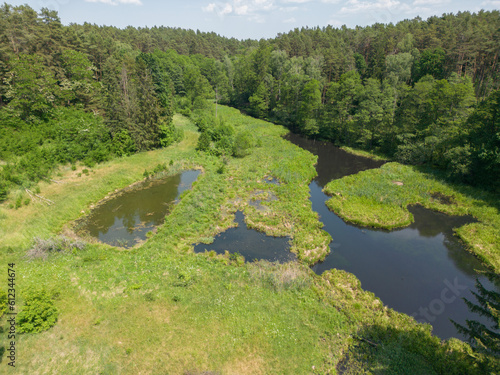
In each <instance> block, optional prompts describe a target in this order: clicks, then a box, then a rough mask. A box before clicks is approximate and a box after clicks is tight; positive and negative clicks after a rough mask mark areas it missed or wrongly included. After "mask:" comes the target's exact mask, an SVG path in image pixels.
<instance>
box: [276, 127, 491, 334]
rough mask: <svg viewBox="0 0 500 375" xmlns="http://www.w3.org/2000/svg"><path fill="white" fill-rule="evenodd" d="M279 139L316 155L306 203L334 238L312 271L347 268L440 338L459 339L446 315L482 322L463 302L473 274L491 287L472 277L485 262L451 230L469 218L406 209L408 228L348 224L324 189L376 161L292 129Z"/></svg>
mask: <svg viewBox="0 0 500 375" xmlns="http://www.w3.org/2000/svg"><path fill="white" fill-rule="evenodd" d="M285 138H286V139H287V140H289V141H290V142H292V143H294V144H296V145H298V146H300V147H302V148H304V149H306V150H308V151H310V152H311V153H313V154H315V155H317V156H318V163H317V166H316V170H317V172H318V176H317V177H316V178H315V179H314V180H313V181H312V182H311V184H310V185H309V189H310V194H311V202H312V208H313V210H314V211H316V212H317V213H318V214H319V217H320V220H321V221H322V222H323V224H324V227H323V229H324V230H325V231H327V232H328V233H329V234H330V235H331V236H332V238H333V241H332V242H331V243H330V254H329V255H328V256H327V257H326V259H325V260H324V261H323V262H322V263H318V264H316V265H314V266H313V270H314V271H315V272H316V273H318V274H321V273H323V272H324V271H326V270H328V269H332V268H337V269H342V270H345V271H348V272H351V273H353V274H354V275H356V277H357V278H358V279H359V280H360V281H361V285H362V287H363V289H365V290H369V291H371V292H373V293H375V295H376V296H377V297H379V298H380V299H381V300H382V302H383V303H384V304H386V305H387V306H389V307H391V308H393V309H395V310H397V311H400V312H403V313H406V314H408V315H412V316H414V317H415V318H416V319H417V321H419V322H422V323H429V324H431V325H432V326H433V333H434V334H435V335H437V336H439V337H441V338H443V339H447V338H450V337H458V338H461V339H463V337H461V335H460V334H459V333H458V332H457V330H456V328H455V326H454V325H453V324H452V323H451V321H450V319H453V320H454V321H456V322H458V323H460V324H464V323H465V320H466V319H475V320H479V321H482V322H484V323H488V321H485V320H483V319H482V318H480V317H478V316H477V315H475V314H472V313H471V312H470V311H469V310H468V308H467V306H466V304H465V302H464V301H463V300H462V298H467V299H469V300H471V301H475V299H474V296H473V295H472V293H471V291H474V290H475V281H476V277H479V279H480V280H481V282H482V283H483V285H485V286H486V287H487V288H496V287H495V286H494V285H492V284H491V283H490V282H489V281H488V280H487V279H486V278H485V277H484V276H481V275H480V274H479V272H478V271H481V270H485V268H484V266H483V265H482V264H481V263H480V262H479V261H478V260H477V259H476V258H475V257H474V256H473V255H472V254H470V253H469V252H467V251H466V250H465V249H464V248H463V246H462V244H461V242H460V241H459V240H458V238H457V237H455V236H454V235H453V230H452V229H453V228H456V227H459V226H462V225H464V224H466V223H470V222H473V221H474V219H473V218H472V217H467V216H465V217H458V216H448V215H445V214H442V213H439V212H434V211H431V210H428V209H425V208H423V207H421V206H413V207H410V212H411V213H412V214H413V216H414V219H415V222H414V223H413V224H411V225H410V226H409V227H407V228H403V229H399V230H394V231H390V232H388V231H383V230H374V229H368V228H361V227H358V226H355V225H350V224H347V223H345V222H344V221H343V220H342V219H340V218H339V217H338V216H337V215H336V214H335V213H333V212H331V211H330V210H328V208H327V207H326V205H325V202H326V201H327V200H328V199H329V197H328V196H327V195H326V194H325V193H323V191H322V189H323V187H324V186H325V185H326V184H327V183H328V182H330V181H331V180H333V179H336V178H341V177H343V176H347V175H349V174H354V173H357V172H360V171H362V170H366V169H370V168H378V167H379V166H380V165H381V164H382V163H381V162H378V161H374V160H370V159H368V158H364V157H360V156H355V155H352V154H349V153H347V152H345V151H343V150H341V149H339V148H337V147H335V146H333V145H332V144H331V143H329V142H318V141H313V140H308V139H305V138H303V137H301V136H298V135H295V134H289V135H287V136H286V137H285ZM496 289H497V290H498V288H496Z"/></svg>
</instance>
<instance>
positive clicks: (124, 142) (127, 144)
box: [112, 129, 136, 156]
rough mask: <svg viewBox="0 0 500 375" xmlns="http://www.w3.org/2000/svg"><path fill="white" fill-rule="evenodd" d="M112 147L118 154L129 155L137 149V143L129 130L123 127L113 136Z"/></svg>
mask: <svg viewBox="0 0 500 375" xmlns="http://www.w3.org/2000/svg"><path fill="white" fill-rule="evenodd" d="M112 149H113V152H114V153H115V154H116V155H117V156H129V155H132V154H133V153H134V152H135V151H136V146H135V143H134V141H133V139H132V137H131V136H130V134H129V132H128V131H127V130H125V129H122V130H120V131H119V132H118V133H116V134H115V135H114V136H113V142H112Z"/></svg>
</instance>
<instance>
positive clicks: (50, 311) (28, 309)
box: [17, 289, 59, 333]
mask: <svg viewBox="0 0 500 375" xmlns="http://www.w3.org/2000/svg"><path fill="white" fill-rule="evenodd" d="M58 315H59V311H58V310H57V308H56V307H55V306H54V302H53V301H52V299H51V298H50V296H49V294H48V293H47V291H45V290H44V289H39V290H35V291H31V292H28V293H27V294H26V297H25V302H24V307H23V309H22V310H21V312H20V313H19V314H18V316H17V319H18V332H19V333H39V332H42V331H46V330H47V329H49V328H50V327H53V326H54V325H55V324H56V322H57V316H58Z"/></svg>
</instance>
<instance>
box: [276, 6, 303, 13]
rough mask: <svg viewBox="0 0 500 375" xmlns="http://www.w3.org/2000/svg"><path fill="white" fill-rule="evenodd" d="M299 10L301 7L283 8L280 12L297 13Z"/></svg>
mask: <svg viewBox="0 0 500 375" xmlns="http://www.w3.org/2000/svg"><path fill="white" fill-rule="evenodd" d="M297 10H299V7H281V8H280V12H289V13H290V12H295V11H297Z"/></svg>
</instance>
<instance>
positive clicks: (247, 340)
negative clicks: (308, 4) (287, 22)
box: [0, 4, 500, 375]
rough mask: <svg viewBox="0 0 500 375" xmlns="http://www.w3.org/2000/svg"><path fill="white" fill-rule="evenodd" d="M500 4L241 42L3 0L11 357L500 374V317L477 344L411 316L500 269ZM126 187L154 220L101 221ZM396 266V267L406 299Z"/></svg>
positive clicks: (132, 364)
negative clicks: (14, 324) (73, 20)
mask: <svg viewBox="0 0 500 375" xmlns="http://www.w3.org/2000/svg"><path fill="white" fill-rule="evenodd" d="M499 22H500V17H499V13H498V12H497V11H493V12H479V13H478V14H469V13H461V14H458V15H452V14H450V15H443V16H442V17H431V18H430V19H429V20H427V21H423V20H421V19H415V20H408V21H404V22H401V23H398V24H397V25H379V26H377V25H375V26H371V27H366V28H359V29H356V30H350V29H346V28H341V29H335V28H332V27H330V26H329V27H325V28H323V29H320V28H314V29H308V28H306V29H302V30H298V29H297V30H295V31H293V32H290V33H288V34H283V35H281V36H280V37H279V38H276V39H272V40H261V41H252V40H247V41H237V40H235V39H228V38H223V37H220V36H217V35H215V34H214V33H201V32H199V33H195V32H192V31H187V30H182V29H171V28H165V27H159V28H157V27H155V28H151V29H150V28H141V29H135V28H132V27H130V28H127V29H124V30H120V29H117V28H114V27H107V26H97V25H90V24H85V25H77V24H72V25H69V26H63V25H62V24H61V21H60V19H59V17H58V15H57V13H56V12H54V11H50V10H48V9H45V8H44V9H42V10H41V11H40V12H39V13H37V12H35V11H34V10H33V9H31V8H29V7H28V6H19V7H12V6H10V5H8V4H4V5H3V6H2V7H1V12H0V26H1V28H2V31H3V34H2V38H0V47H1V51H2V54H1V55H0V62H1V64H0V78H1V79H0V265H5V267H6V268H7V265H12V267H13V268H15V275H16V278H15V289H16V297H15V309H16V312H19V315H18V318H19V320H18V322H19V330H18V331H17V334H16V338H15V340H16V347H17V348H18V351H17V354H16V367H15V368H13V369H9V370H11V372H12V373H19V374H37V373H40V374H42V373H50V374H73V373H82V374H87V373H89V374H90V373H101V374H136V373H145V374H156V373H174V374H202V373H213V374H219V373H220V374H230V373H238V374H276V373H294V374H308V373H311V374H373V373H375V374H415V373H418V374H457V375H458V374H465V373H467V374H486V373H491V374H493V373H498V372H499V370H500V361H499V359H498V358H499V357H498V354H499V353H498V351H495V346H494V345H496V344H497V343H498V342H497V341H495V337H496V336H495V332H497V330H498V326H496V328H495V326H494V325H493V328H492V329H493V331H492V332H493V339H491V337H487V338H488V340H484V342H485V343H487V345H488V347H486V349H485V348H484V345H483V341H481V338H484V335H485V332H486V333H487V334H488V332H490V331H485V330H481V329H482V328H481V327H480V328H479V329H476V331H477V332H471V331H469V332H468V333H467V335H465V336H458V335H457V336H458V337H459V338H461V339H462V338H463V340H460V339H458V338H456V337H453V336H455V335H454V334H451V333H449V332H448V331H446V332H444V331H440V330H439V329H438V328H436V330H435V331H433V327H432V325H431V324H436V323H435V322H434V320H432V319H427V320H425V319H422V316H414V317H412V316H410V314H411V313H412V312H413V310H414V309H417V311H419V310H418V309H419V307H421V308H423V309H425V308H428V310H429V311H431V312H433V311H437V312H439V314H438V313H436V314H434V315H436V316H437V315H439V316H440V318H439V319H441V320H443V321H444V320H447V318H448V315H446V314H447V313H446V314H445V313H443V312H441V308H442V305H443V306H444V304H445V300H444V299H443V296H444V297H445V299H446V301H450V304H451V300H450V298H451V297H450V294H449V292H450V291H451V292H452V293H453V297H454V298H453V299H454V301H455V300H456V301H457V303H458V302H461V300H460V298H459V297H463V296H465V297H467V298H468V299H471V300H472V301H473V303H474V297H472V295H471V294H470V293H469V291H468V290H467V292H464V293H462V294H460V293H458V294H457V293H455V292H456V291H458V292H460V291H462V290H463V289H461V288H463V285H464V284H462V283H463V281H461V280H459V281H458V284H457V282H455V279H454V278H455V277H456V275H457V273H456V271H457V270H458V271H457V272H461V274H460V275H465V276H467V282H466V283H467V285H466V288H468V289H470V288H472V284H473V281H474V279H475V278H476V277H477V276H478V273H477V271H478V270H485V269H489V270H491V271H493V272H494V273H497V274H498V273H499V272H500V256H499V254H500V249H499V244H500V233H499V228H500V214H499V207H498V186H499V185H498V184H499V181H498V176H500V174H498V171H499V166H500V164H499V163H498V158H497V156H498V155H497V154H498V147H499V143H498V134H500V133H498V129H499V124H500V123H499V117H498V100H499V98H500V96H499V91H498V82H499V81H498V61H497V60H498V59H497V58H498V56H497V55H495V53H496V52H497V50H498V48H497V47H498V35H497V34H498V31H497V30H498V25H499ZM20 25H23V27H21V26H20ZM446 35H450V36H451V35H457V38H455V39H454V37H453V38H452V37H450V38H445V37H444V36H446ZM459 52H460V53H459ZM457 72H458V73H457ZM214 99H215V100H214ZM214 102H215V103H214ZM221 103H222V104H226V105H221ZM227 105H230V106H231V107H230V106H227ZM240 110H243V111H242V112H243V113H247V114H250V115H251V116H252V117H250V116H248V115H246V114H243V113H242V112H240ZM267 120H272V122H268V121H267ZM280 124H281V125H280ZM290 129H292V130H294V131H296V132H299V133H301V134H302V135H307V136H309V137H310V138H312V140H311V139H309V140H307V139H304V138H300V137H299V136H297V135H296V134H291V133H290ZM334 144H335V145H334ZM338 145H341V146H343V148H344V149H345V150H347V151H348V152H349V153H348V152H347V151H342V150H340V149H338V148H337V147H336V146H338ZM354 154H356V155H358V156H353V155H354ZM322 155H323V156H322ZM324 155H326V157H324ZM359 155H361V156H359ZM374 155H376V156H374ZM366 156H369V157H370V159H366V158H365V157H366ZM332 166H333V167H334V168H332ZM192 171H199V174H198V172H197V173H196V174H197V177H196V178H194V176H191V177H193V178H192V179H191V180H190V181H189V182H186V181H184V185H185V186H184V187H186V189H185V190H184V191H183V192H181V191H180V189H179V188H178V185H179V182H180V183H182V182H183V180H182V178H183V177H182V176H186V174H189V173H193V172H192ZM162 179H163V181H170V182H172V186H170V188H169V189H163V188H160V189H159V190H160V192H159V195H161V196H162V197H161V198H160V199H159V200H160V201H161V202H160V201H158V200H157V199H156V198H155V197H153V196H151V193H152V192H153V190H155V187H157V186H158V185H159V184H161V181H162ZM179 179H180V181H179ZM142 186H148V187H150V188H151V190H146V189H139V187H142ZM127 192H130V193H131V194H138V195H137V196H135V197H132V198H129V201H130V202H129V203H133V204H132V206H134V205H135V206H134V207H132V206H131V207H130V210H131V211H134V210H136V211H137V209H138V210H139V211H140V210H142V209H145V211H144V212H142V213H141V212H139V213H138V216H139V218H140V219H141V222H142V223H143V224H140V226H143V225H149V224H144V223H145V222H147V221H149V219H152V220H151V223H152V224H151V225H152V226H151V227H148V228H147V230H146V231H145V232H148V233H149V234H147V235H146V234H145V233H143V234H144V238H143V239H142V240H141V241H139V242H137V243H136V241H135V238H136V236H137V234H136V233H133V234H131V235H130V237H129V238H125V239H123V238H122V241H124V242H119V243H117V242H113V241H114V240H112V241H107V240H105V239H104V240H103V239H102V238H101V240H102V241H97V240H95V239H91V238H89V237H88V236H85V235H82V233H81V232H80V230H79V229H81V228H79V226H81V224H82V223H85V222H88V223H90V222H92V224H99V223H98V221H99V220H101V219H103V215H101V214H99V215H98V210H99V209H102V210H104V211H106V213H110V211H111V213H113V215H111V216H112V217H111V216H110V217H108V220H107V221H109V223H108V224H111V226H112V225H113V224H114V223H115V222H116V220H117V219H116V218H115V217H114V216H116V215H114V214H115V213H118V212H119V211H120V209H121V207H120V203H116V201H114V200H113V198H120V197H121V198H124V197H125V194H127ZM142 193H145V194H147V199H146V198H145V197H143V196H140V195H141V194H142ZM148 199H150V203H149V204H146V203H145V202H146V200H148ZM172 200H174V201H176V202H177V203H176V204H174V205H171V204H170V205H169V204H166V205H163V204H162V202H163V203H165V202H168V201H172ZM99 202H101V203H99ZM325 202H326V205H325ZM137 203H139V204H138V205H136V204H137ZM114 204H116V205H115V206H113V205H114ZM156 206H163V207H162V208H163V210H159V211H162V212H161V215H159V216H158V217H155V215H150V214H151V213H152V212H153V211H156V209H157V208H158V207H156ZM428 210H432V211H433V212H430V211H428ZM166 213H167V214H166ZM165 214H166V215H165ZM335 214H337V215H338V216H337V215H335ZM445 214H446V215H453V216H446V217H445V216H442V215H445ZM93 215H98V216H99V217H96V216H93ZM120 215H121V216H120ZM464 215H468V216H467V217H466V218H465V219H464V218H463V217H462V216H464ZM118 216H120V217H121V219H120V218H119V219H118V221H120V220H122V221H123V222H124V223H125V221H126V223H125V224H126V225H124V229H128V230H129V232H130V231H131V230H132V228H137V223H135V222H134V220H133V219H132V215H129V213H119V214H118ZM459 216H460V217H461V218H457V217H459ZM419 217H423V218H424V219H419ZM341 218H342V219H341ZM445 223H447V225H444V224H445ZM108 224H106V225H108ZM108 226H109V225H108ZM153 226H154V229H153ZM236 226H237V228H235V227H236ZM125 227H126V228H125ZM452 228H453V229H452ZM101 229H102V228H101ZM105 231H106V229H102V230H101V232H102V233H104V232H105ZM126 231H127V230H126ZM89 232H92V230H90V229H89ZM98 232H99V230H98V231H97V232H96V233H94V234H95V236H97V237H99V235H100V234H99V233H98ZM417 232H418V233H417ZM102 233H101V234H102ZM241 233H243V234H241ZM248 233H251V236H254V238H255V241H256V242H255V243H253V244H252V243H248V242H247V240H248V238H249V236H248ZM129 234H130V233H127V236H128V235H129ZM224 237H226V239H230V238H229V237H232V239H233V240H234V241H229V242H223V240H224ZM459 239H460V240H459ZM262 241H264V242H262ZM460 241H462V242H460ZM106 242H111V243H106ZM125 242H127V243H125ZM410 242H411V246H409V245H406V244H409V243H410ZM263 244H264V245H263ZM339 244H340V245H342V246H341V247H339V246H338V245H339ZM114 245H123V246H114ZM268 245H269V246H268ZM211 246H213V250H212V247H211ZM349 246H352V248H350V247H349ZM256 248H258V250H260V253H259V254H257V253H255V252H253V250H255V249H256ZM266 248H267V249H266ZM269 248H271V249H272V253H273V254H271V255H270V254H269V253H270V252H271V251H270V250H269ZM464 248H465V250H467V251H469V253H466V252H465V250H464ZM205 250H207V251H205ZM268 250H269V251H268ZM421 250H422V251H421ZM242 254H244V255H242ZM275 254H279V255H275ZM255 258H258V259H260V260H257V261H254V259H255ZM355 258H357V259H355ZM355 261H365V262H368V265H367V266H365V267H363V268H365V270H369V271H370V272H369V273H371V275H369V276H370V277H371V279H372V280H375V281H380V283H379V284H380V285H381V287H380V289H377V288H376V287H373V288H372V285H373V284H372V285H370V279H369V278H367V277H365V275H363V274H362V273H359V272H358V270H357V269H356V266H353V264H354V262H355ZM377 262H379V263H377ZM398 262H399V263H398ZM402 264H404V266H402ZM436 264H437V265H436ZM450 265H451V266H450ZM350 266H352V267H351V268H350ZM448 266H450V267H448ZM452 266H453V267H452ZM9 267H10V266H9ZM415 270H419V271H418V273H419V275H418V278H417V277H415V278H414V279H412V272H413V271H415ZM443 270H446V272H444V271H443ZM398 272H399V274H400V275H399V279H392V280H391V279H390V278H384V277H385V276H391V275H397V274H398ZM381 274H383V275H381ZM436 274H438V275H439V277H441V279H439V277H437V278H436V276H435V275H436ZM2 275H3V276H1V277H0V313H2V314H3V316H2V317H1V320H0V326H1V331H0V337H1V338H2V340H1V342H0V367H1V368H2V369H3V368H7V363H8V361H9V359H8V354H9V350H10V349H9V346H7V342H8V335H9V332H10V331H9V325H8V320H7V319H8V316H7V315H6V314H5V312H8V311H6V309H7V308H8V306H9V305H8V303H10V300H12V298H11V297H8V294H7V293H4V292H5V291H6V290H7V286H8V285H9V279H8V274H7V273H6V272H4V273H2ZM382 276H384V277H382ZM457 277H458V276H457ZM443 278H445V280H443ZM479 278H480V281H481V282H482V285H484V286H485V287H486V288H487V289H491V290H493V292H491V293H490V294H488V293H486V292H485V290H480V292H479V295H480V296H483V297H484V296H485V298H486V299H485V298H483V299H482V300H480V304H481V306H483V310H482V312H485V311H486V312H488V314H489V315H488V317H489V318H490V320H491V319H493V320H495V319H497V320H498V314H497V313H498V309H497V305H495V304H491V303H489V302H488V303H487V301H488V298H493V299H494V298H496V297H495V296H497V294H496V293H495V292H494V289H495V287H496V286H495V284H494V283H488V282H487V281H486V280H485V279H484V278H481V277H479ZM11 279H12V278H11ZM403 280H404V281H403ZM442 281H448V282H450V283H451V284H450V285H451V286H450V285H448V284H446V283H445V284H444V287H443V284H442ZM384 283H385V285H384ZM375 284H376V283H375ZM387 285H389V286H392V287H393V290H392V291H395V290H396V289H398V288H396V287H395V286H398V285H399V286H401V288H399V289H398V290H397V291H396V292H395V293H394V295H395V297H394V301H395V302H394V301H390V298H389V297H387V295H388V294H391V293H390V292H391V291H389V292H388V293H386V294H384V293H385V292H387V288H389V287H388V286H387ZM479 285H481V284H479ZM413 286H419V287H421V289H420V290H419V291H416V289H415V290H414V289H412V288H411V287H413ZM426 287H428V290H427V291H426V290H425V289H426ZM445 288H447V289H446V292H443V291H444V290H445ZM431 290H432V291H431ZM397 293H400V297H401V298H398V296H397ZM435 293H437V294H438V297H439V298H438V297H436V296H435ZM443 293H444V294H443ZM446 293H448V294H446ZM417 295H419V297H418V298H419V299H418V303H417V306H410V307H409V308H408V309H407V308H406V307H402V305H405V303H406V302H407V301H408V297H410V299H411V298H412V296H415V298H414V299H415V300H417ZM422 296H423V297H422ZM492 296H493V297H492ZM420 297H422V299H420ZM405 298H406V299H405ZM436 300H437V302H435V301H436ZM405 301H406V302H405ZM398 302H401V305H398ZM446 304H448V302H446ZM445 307H446V306H445ZM469 307H470V306H469ZM449 310H450V309H448V311H449ZM453 310H455V308H453ZM423 311H426V310H423ZM405 312H406V313H405ZM460 314H462V315H460V316H459V317H457V316H451V317H453V319H456V320H458V323H459V324H463V319H465V317H466V318H468V317H471V316H473V315H471V314H472V313H470V312H467V311H466V308H465V307H464V308H462V310H461V312H460ZM467 314H469V315H467ZM424 315H425V314H424ZM424 317H425V316H424ZM477 319H478V321H480V322H487V320H480V318H477ZM422 321H424V322H422ZM474 321H475V319H474ZM429 323H431V324H429ZM488 326H489V327H490V328H491V324H489V325H488ZM436 327H437V325H436ZM470 327H473V328H474V325H471V326H470ZM495 330H496V331H495ZM472 331H473V330H472ZM461 332H462V333H463V332H464V331H461ZM466 339H469V340H468V341H469V342H467V340H466ZM9 345H10V343H9ZM291 359H293V360H291ZM0 372H1V371H0Z"/></svg>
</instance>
